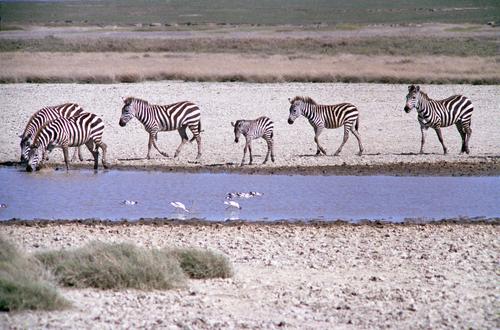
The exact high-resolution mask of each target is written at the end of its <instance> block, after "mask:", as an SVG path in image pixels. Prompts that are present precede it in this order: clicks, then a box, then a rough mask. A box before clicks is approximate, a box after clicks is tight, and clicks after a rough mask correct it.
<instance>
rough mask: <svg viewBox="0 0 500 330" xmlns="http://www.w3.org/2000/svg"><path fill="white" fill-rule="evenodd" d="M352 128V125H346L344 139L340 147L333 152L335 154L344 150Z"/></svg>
mask: <svg viewBox="0 0 500 330" xmlns="http://www.w3.org/2000/svg"><path fill="white" fill-rule="evenodd" d="M350 129H351V128H350V127H347V126H346V125H344V138H343V139H342V143H341V144H340V147H339V148H338V149H337V151H335V153H334V154H333V155H334V156H338V155H339V154H340V152H341V151H342V148H343V147H344V144H345V143H346V142H347V139H348V138H349V130H350Z"/></svg>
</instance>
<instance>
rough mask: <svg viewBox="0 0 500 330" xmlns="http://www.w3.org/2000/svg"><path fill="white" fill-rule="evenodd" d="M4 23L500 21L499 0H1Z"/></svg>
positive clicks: (378, 22) (303, 23) (0, 8)
mask: <svg viewBox="0 0 500 330" xmlns="http://www.w3.org/2000/svg"><path fill="white" fill-rule="evenodd" d="M0 16H1V18H2V23H4V24H69V23H73V24H84V25H85V24H88V25H99V24H118V25H126V24H136V23H162V24H175V23H180V24H186V23H191V24H203V23H229V24H262V25H282V24H291V25H311V24H319V23H323V24H328V25H335V24H345V23H356V24H380V23H384V24H392V23H402V24H405V23H428V22H434V23H435V22H442V23H480V24H485V23H486V22H488V21H497V22H498V21H500V2H499V1H498V0H484V1H470V0H455V1H452V0H437V1H431V0H419V1H391V0H380V1H371V0H357V1H342V0H311V1H303V0H267V1H247V0H210V1H203V0H170V1H161V0H150V1H144V0H142V1H136V0H119V1H118V0H106V1H104V0H91V1H83V0H72V1H64V0H63V1H12V0H7V1H5V0H4V1H2V2H0Z"/></svg>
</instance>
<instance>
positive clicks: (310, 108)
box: [302, 103, 318, 120]
mask: <svg viewBox="0 0 500 330" xmlns="http://www.w3.org/2000/svg"><path fill="white" fill-rule="evenodd" d="M317 107H318V106H317V105H314V104H308V103H306V104H305V106H304V109H303V110H302V115H303V116H304V117H306V118H307V119H309V120H312V119H313V118H314V113H315V112H316V110H317Z"/></svg>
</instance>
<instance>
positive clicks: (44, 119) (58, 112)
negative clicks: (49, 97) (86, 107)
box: [19, 103, 84, 162]
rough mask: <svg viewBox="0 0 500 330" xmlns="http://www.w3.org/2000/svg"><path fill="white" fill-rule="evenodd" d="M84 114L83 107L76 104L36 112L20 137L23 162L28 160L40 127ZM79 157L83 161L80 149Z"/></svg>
mask: <svg viewBox="0 0 500 330" xmlns="http://www.w3.org/2000/svg"><path fill="white" fill-rule="evenodd" d="M82 112H84V111H83V109H82V107H80V106H79V105H78V104H76V103H65V104H61V105H56V106H49V107H44V108H42V109H40V110H38V111H37V112H35V113H34V114H33V115H32V116H31V118H30V119H29V120H28V123H27V124H26V127H25V128H24V132H23V134H21V135H19V137H20V138H21V143H20V146H21V162H26V161H27V160H28V153H29V151H30V149H29V147H30V144H31V143H32V142H33V139H34V138H35V134H36V132H37V131H38V130H39V129H40V127H42V126H43V125H45V124H46V123H48V122H49V121H51V120H54V119H56V118H59V117H66V118H71V117H73V116H76V115H79V114H81V113H82ZM76 152H77V150H75V153H74V154H73V158H72V160H74V159H75V158H76ZM78 156H79V158H80V160H83V157H82V154H81V150H80V148H78Z"/></svg>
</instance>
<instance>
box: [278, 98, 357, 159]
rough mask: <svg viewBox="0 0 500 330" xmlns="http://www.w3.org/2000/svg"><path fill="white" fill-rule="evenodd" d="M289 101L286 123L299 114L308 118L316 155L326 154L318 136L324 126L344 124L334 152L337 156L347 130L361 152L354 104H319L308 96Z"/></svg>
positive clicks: (344, 140) (333, 126)
mask: <svg viewBox="0 0 500 330" xmlns="http://www.w3.org/2000/svg"><path fill="white" fill-rule="evenodd" d="M289 101H290V104H291V106H290V114H289V116H288V123H289V124H290V125H291V124H293V122H294V121H295V119H297V118H298V117H300V116H304V117H306V118H307V119H308V120H309V123H310V124H311V126H312V127H313V128H314V142H316V146H317V151H316V155H320V154H321V153H323V154H324V155H326V151H325V149H324V148H323V147H322V146H321V145H320V143H319V136H320V134H321V132H322V131H323V129H324V128H338V127H340V126H344V139H343V141H342V144H341V145H340V147H339V148H338V149H337V151H336V152H335V156H337V155H338V154H339V153H340V152H341V151H342V147H343V146H344V144H345V143H346V142H347V139H348V138H349V131H351V132H352V134H354V136H355V137H356V139H358V144H359V153H358V155H361V154H362V153H363V145H362V144H361V138H360V136H359V133H358V126H359V112H358V109H357V108H356V106H354V105H352V104H350V103H340V104H335V105H320V104H317V103H316V102H315V101H314V100H312V99H311V98H310V97H302V96H296V97H294V98H293V99H289Z"/></svg>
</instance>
